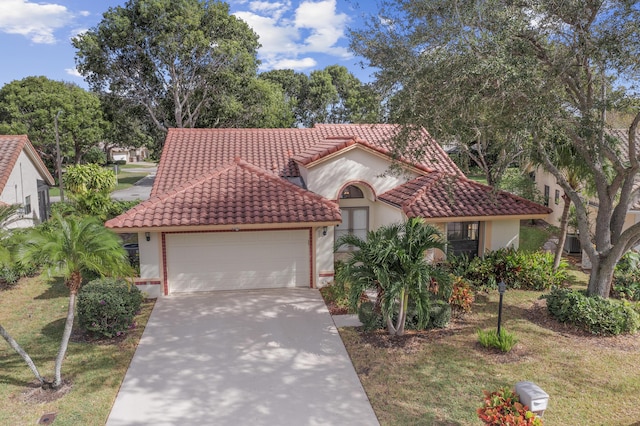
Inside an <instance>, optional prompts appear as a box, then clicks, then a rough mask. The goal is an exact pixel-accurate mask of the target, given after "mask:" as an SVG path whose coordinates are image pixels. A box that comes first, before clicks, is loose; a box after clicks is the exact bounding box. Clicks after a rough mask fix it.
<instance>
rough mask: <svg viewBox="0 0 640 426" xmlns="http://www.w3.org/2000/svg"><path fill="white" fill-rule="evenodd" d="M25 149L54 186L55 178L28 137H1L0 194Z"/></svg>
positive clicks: (41, 172)
mask: <svg viewBox="0 0 640 426" xmlns="http://www.w3.org/2000/svg"><path fill="white" fill-rule="evenodd" d="M23 149H26V151H27V155H28V156H29V158H31V160H32V161H33V162H34V164H35V165H36V168H38V169H39V171H40V174H41V175H42V177H43V178H44V179H45V180H46V181H47V183H48V184H49V185H53V183H54V180H53V176H51V174H50V173H49V171H48V170H47V167H46V166H45V165H44V163H43V162H42V159H41V158H40V156H39V155H38V154H37V153H36V150H35V149H34V148H33V145H31V142H29V138H28V137H27V135H0V192H2V191H3V190H4V186H5V185H6V184H7V181H8V180H9V176H10V175H11V172H12V171H13V167H14V166H15V164H16V161H18V157H20V153H21V152H22V150H23Z"/></svg>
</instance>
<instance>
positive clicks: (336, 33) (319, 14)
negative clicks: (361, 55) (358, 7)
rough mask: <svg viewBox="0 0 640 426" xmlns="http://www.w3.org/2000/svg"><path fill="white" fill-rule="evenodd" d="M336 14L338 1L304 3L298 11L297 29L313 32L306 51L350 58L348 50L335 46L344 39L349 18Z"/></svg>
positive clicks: (308, 39) (308, 38)
mask: <svg viewBox="0 0 640 426" xmlns="http://www.w3.org/2000/svg"><path fill="white" fill-rule="evenodd" d="M336 12H337V11H336V0H323V1H319V2H314V1H304V2H302V3H301V4H300V6H299V7H298V9H296V16H295V25H296V27H297V28H304V29H308V30H309V31H310V32H311V34H310V35H309V36H308V37H307V38H306V40H305V42H306V48H305V49H304V50H305V51H307V52H321V53H332V54H337V55H339V56H343V57H345V56H347V57H348V56H349V53H348V51H347V49H345V48H342V47H336V46H335V44H336V43H337V42H338V41H339V40H340V39H341V38H343V37H344V31H345V28H346V26H347V21H348V19H349V18H348V17H347V15H346V14H344V13H336Z"/></svg>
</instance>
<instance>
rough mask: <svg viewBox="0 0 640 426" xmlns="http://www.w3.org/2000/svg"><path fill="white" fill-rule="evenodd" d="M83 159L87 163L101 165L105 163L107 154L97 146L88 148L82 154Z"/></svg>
mask: <svg viewBox="0 0 640 426" xmlns="http://www.w3.org/2000/svg"><path fill="white" fill-rule="evenodd" d="M83 159H84V161H85V162H87V163H93V164H99V165H101V166H103V165H105V164H106V163H107V155H106V154H105V153H104V151H103V150H102V149H100V148H98V147H97V146H94V147H91V148H89V150H88V151H87V152H86V153H85V154H84V156H83Z"/></svg>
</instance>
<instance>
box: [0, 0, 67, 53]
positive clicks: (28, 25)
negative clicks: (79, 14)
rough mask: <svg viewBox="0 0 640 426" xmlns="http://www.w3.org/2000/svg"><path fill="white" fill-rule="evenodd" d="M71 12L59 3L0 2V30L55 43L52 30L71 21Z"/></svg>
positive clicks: (39, 41)
mask: <svg viewBox="0 0 640 426" xmlns="http://www.w3.org/2000/svg"><path fill="white" fill-rule="evenodd" d="M72 19H73V14H72V13H71V12H69V10H68V9H67V8H66V7H64V6H62V5H59V4H51V3H31V2H29V1H28V0H2V2H0V31H2V32H5V33H9V34H19V35H23V36H25V37H27V38H29V39H30V40H31V41H32V42H34V43H45V44H51V43H55V41H56V38H55V36H54V31H55V30H57V29H59V28H63V27H64V26H66V25H67V24H69V23H70V22H71V20H72Z"/></svg>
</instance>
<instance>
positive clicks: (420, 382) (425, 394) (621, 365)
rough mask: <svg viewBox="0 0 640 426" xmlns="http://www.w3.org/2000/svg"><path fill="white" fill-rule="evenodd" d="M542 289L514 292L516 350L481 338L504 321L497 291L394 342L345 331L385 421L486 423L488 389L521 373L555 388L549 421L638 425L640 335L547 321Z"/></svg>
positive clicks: (511, 321)
mask: <svg viewBox="0 0 640 426" xmlns="http://www.w3.org/2000/svg"><path fill="white" fill-rule="evenodd" d="M539 295H540V293H538V292H526V291H519V290H510V291H508V292H507V293H506V294H505V297H504V310H503V327H504V328H505V329H506V330H508V331H510V332H513V333H515V334H516V337H517V338H518V339H519V343H518V344H517V345H516V347H515V348H514V349H513V350H512V352H510V353H508V354H502V353H495V352H490V351H488V350H485V349H483V348H481V347H480V346H479V345H478V343H477V337H476V330H477V329H478V328H482V329H487V328H491V327H495V326H496V321H497V311H498V294H497V292H492V293H491V294H488V295H486V294H482V295H480V297H478V298H477V301H476V303H475V304H474V312H473V313H472V314H470V315H468V316H467V317H465V318H464V319H463V320H461V321H459V322H457V323H455V324H454V325H453V326H452V327H450V328H449V329H444V330H438V331H432V332H428V333H426V334H424V335H418V336H413V337H408V338H404V339H399V340H398V341H396V342H395V343H394V344H388V343H389V342H388V340H387V339H381V338H371V335H366V334H365V335H362V334H359V333H358V332H357V331H356V330H355V329H353V328H347V329H341V330H340V334H341V336H342V339H343V341H344V342H345V344H346V346H347V350H348V352H349V355H350V356H351V359H352V361H353V364H354V366H355V368H356V371H357V372H358V375H359V377H360V380H361V381H362V384H363V386H364V388H365V391H366V392H367V395H368V396H369V399H370V400H371V403H372V405H373V408H374V410H375V412H376V415H377V416H378V419H379V420H380V423H381V424H382V425H418V424H420V425H435V424H437V425H479V424H481V422H480V421H479V420H478V418H477V416H476V413H475V410H476V408H478V407H479V406H480V405H481V398H482V391H483V390H484V389H486V390H490V391H493V390H497V389H498V388H500V387H502V386H511V387H513V386H514V385H515V383H516V382H518V381H521V380H529V381H533V382H535V383H536V384H538V385H539V386H540V387H541V388H542V389H543V390H545V391H546V392H547V393H548V394H549V395H550V399H549V407H548V410H547V411H546V412H545V414H544V420H545V424H548V425H577V424H580V425H604V424H606V425H630V424H634V422H637V421H638V419H640V404H638V401H640V400H639V399H638V398H639V397H638V395H640V379H639V377H640V376H639V375H638V373H637V371H638V365H639V364H640V337H639V336H637V335H636V336H624V337H615V338H605V337H595V336H584V335H581V334H576V333H573V332H571V331H570V330H568V329H567V330H562V329H552V328H549V327H548V326H546V325H545V324H544V323H543V322H540V320H541V319H546V314H545V312H546V310H545V309H544V308H539V309H540V310H531V309H532V307H533V306H534V303H536V301H537V299H538V297H539ZM536 318H537V319H536ZM381 342H382V343H381ZM385 342H386V343H385ZM398 342H401V344H400V345H399V344H398Z"/></svg>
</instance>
